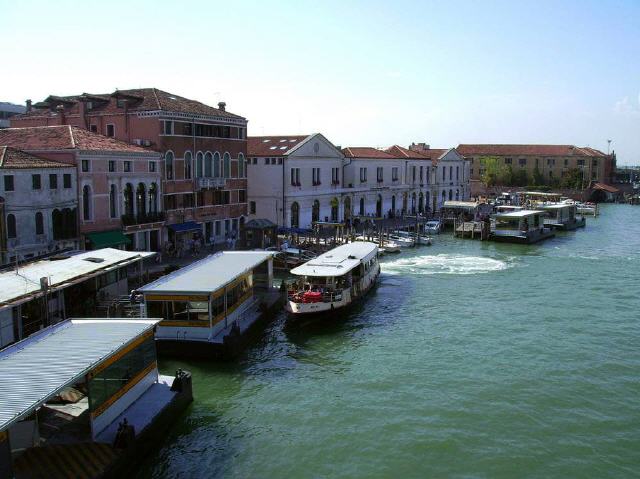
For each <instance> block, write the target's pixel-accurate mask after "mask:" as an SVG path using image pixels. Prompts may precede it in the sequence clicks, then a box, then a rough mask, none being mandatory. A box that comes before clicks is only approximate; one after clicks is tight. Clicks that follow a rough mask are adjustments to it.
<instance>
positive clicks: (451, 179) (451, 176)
mask: <svg viewBox="0 0 640 479" xmlns="http://www.w3.org/2000/svg"><path fill="white" fill-rule="evenodd" d="M449 181H453V166H450V167H449ZM450 196H451V195H450Z"/></svg>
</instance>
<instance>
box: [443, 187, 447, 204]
mask: <svg viewBox="0 0 640 479" xmlns="http://www.w3.org/2000/svg"><path fill="white" fill-rule="evenodd" d="M445 201H447V192H446V191H445V190H442V202H443V203H444V202H445Z"/></svg>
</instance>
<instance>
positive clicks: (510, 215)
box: [496, 210, 544, 218]
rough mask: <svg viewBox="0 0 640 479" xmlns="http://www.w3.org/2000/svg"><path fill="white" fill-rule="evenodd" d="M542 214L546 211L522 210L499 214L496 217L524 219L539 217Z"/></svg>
mask: <svg viewBox="0 0 640 479" xmlns="http://www.w3.org/2000/svg"><path fill="white" fill-rule="evenodd" d="M542 213H544V211H538V210H520V211H509V212H507V213H497V214H496V216H499V217H500V218H522V217H524V216H532V215H539V214H542Z"/></svg>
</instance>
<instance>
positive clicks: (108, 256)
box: [0, 248, 155, 310]
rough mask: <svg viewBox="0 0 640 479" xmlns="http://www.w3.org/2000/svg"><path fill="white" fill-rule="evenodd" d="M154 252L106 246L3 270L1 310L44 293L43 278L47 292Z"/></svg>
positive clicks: (0, 285)
mask: <svg viewBox="0 0 640 479" xmlns="http://www.w3.org/2000/svg"><path fill="white" fill-rule="evenodd" d="M154 255H155V253H148V252H143V251H142V252H141V251H123V250H119V249H114V248H104V249H99V250H94V251H85V252H82V253H77V254H76V253H73V254H69V255H68V256H66V255H65V256H64V257H63V258H62V259H58V258H60V257H61V256H58V257H49V258H48V259H42V260H39V261H34V262H32V263H27V264H25V265H22V266H18V268H17V269H11V270H6V271H3V272H2V273H0V310H1V309H4V308H7V307H10V306H15V305H18V304H21V303H24V302H26V301H30V300H31V299H33V298H36V297H39V296H41V295H42V294H43V290H42V286H41V284H40V279H41V278H47V279H48V282H49V287H48V292H49V293H52V292H55V291H58V290H61V289H64V288H66V287H68V286H71V285H72V284H75V283H78V282H80V281H85V280H86V279H89V278H92V277H95V276H98V275H100V274H103V273H105V272H107V271H111V270H113V269H116V268H120V267H122V266H127V265H129V264H132V263H135V262H136V261H140V260H142V259H144V258H148V257H150V256H154Z"/></svg>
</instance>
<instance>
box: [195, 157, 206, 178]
mask: <svg viewBox="0 0 640 479" xmlns="http://www.w3.org/2000/svg"><path fill="white" fill-rule="evenodd" d="M203 163H204V155H203V154H202V152H201V151H199V152H198V153H196V178H202V175H203V173H204V164H203Z"/></svg>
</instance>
